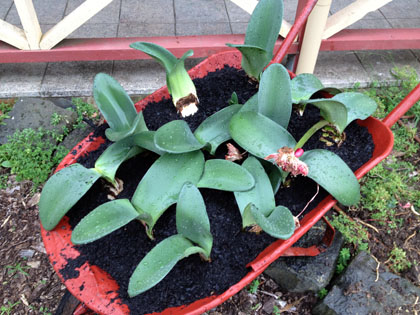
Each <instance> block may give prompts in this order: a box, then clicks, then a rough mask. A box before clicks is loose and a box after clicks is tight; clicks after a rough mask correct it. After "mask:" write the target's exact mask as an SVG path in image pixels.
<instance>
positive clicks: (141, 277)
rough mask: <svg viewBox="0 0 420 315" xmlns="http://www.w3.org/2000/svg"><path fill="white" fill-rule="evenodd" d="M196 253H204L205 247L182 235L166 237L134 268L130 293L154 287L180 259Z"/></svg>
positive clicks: (130, 282)
mask: <svg viewBox="0 0 420 315" xmlns="http://www.w3.org/2000/svg"><path fill="white" fill-rule="evenodd" d="M139 246H141V244H140V245H139ZM195 253H203V249H202V248H200V247H198V246H194V245H193V244H192V243H191V242H190V241H189V240H187V239H186V238H185V237H184V236H182V235H179V234H178V235H173V236H170V237H168V238H166V239H164V240H163V241H161V242H160V243H159V244H157V245H156V246H155V247H153V249H152V250H151V251H150V252H149V253H147V255H146V256H145V257H144V258H143V259H142V261H141V262H140V263H139V265H138V266H137V267H136V269H135V270H134V272H133V274H132V275H131V277H130V281H129V283H128V295H129V296H130V297H134V296H136V295H138V294H140V293H143V292H145V291H147V290H149V289H150V288H152V287H154V286H155V285H156V284H158V283H159V282H160V281H161V280H162V279H163V278H165V276H166V275H167V274H168V273H169V272H170V271H171V270H172V268H173V267H174V266H175V265H176V263H177V262H178V261H180V260H181V259H183V258H185V257H188V256H189V255H192V254H195Z"/></svg>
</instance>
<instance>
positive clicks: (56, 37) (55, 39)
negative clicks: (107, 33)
mask: <svg viewBox="0 0 420 315" xmlns="http://www.w3.org/2000/svg"><path fill="white" fill-rule="evenodd" d="M111 2H112V0H101V1H98V0H86V1H85V2H84V3H82V4H81V5H80V6H78V7H77V8H76V9H74V11H73V12H71V13H70V14H69V15H67V16H66V17H64V18H63V19H62V20H61V21H60V22H58V23H57V24H56V25H55V26H54V27H52V28H51V29H50V30H49V31H48V32H46V33H45V34H44V36H42V39H41V44H40V47H41V49H51V48H53V47H54V46H55V45H56V44H58V43H59V42H60V41H61V40H63V39H64V38H66V37H67V36H68V35H70V34H71V33H72V32H73V31H75V30H76V29H77V28H79V27H80V26H81V25H82V24H83V23H85V22H86V21H87V20H89V19H90V18H91V17H92V16H94V15H95V14H96V13H98V12H99V11H101V10H102V9H103V8H105V7H106V6H107V5H108V4H110V3H111Z"/></svg>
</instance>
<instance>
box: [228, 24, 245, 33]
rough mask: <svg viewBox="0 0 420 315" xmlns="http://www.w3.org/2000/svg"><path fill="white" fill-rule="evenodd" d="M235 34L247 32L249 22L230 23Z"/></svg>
mask: <svg viewBox="0 0 420 315" xmlns="http://www.w3.org/2000/svg"><path fill="white" fill-rule="evenodd" d="M230 25H231V27H232V33H233V34H245V32H246V28H247V26H248V23H230Z"/></svg>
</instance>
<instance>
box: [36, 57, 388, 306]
mask: <svg viewBox="0 0 420 315" xmlns="http://www.w3.org/2000/svg"><path fill="white" fill-rule="evenodd" d="M225 65H229V66H232V67H235V68H240V67H241V55H240V54H239V53H238V52H223V53H219V54H216V55H213V56H210V57H209V58H207V59H206V60H204V61H203V62H201V63H200V64H198V65H197V66H195V67H194V68H192V69H191V70H190V71H189V74H190V75H191V77H192V78H201V77H204V76H205V75H206V74H207V73H208V72H212V71H215V70H217V69H221V68H223V67H224V66H225ZM292 76H293V74H292ZM163 97H166V98H168V97H169V94H168V90H167V88H166V87H162V88H160V89H159V90H157V91H156V92H154V93H153V94H151V95H149V96H148V97H146V98H145V99H143V100H142V101H140V102H138V103H137V104H136V108H137V110H142V109H143V108H144V107H145V106H146V104H147V103H149V102H156V101H159V100H161V99H162V98H163ZM358 124H359V125H361V126H365V127H367V129H368V131H369V133H370V134H371V135H372V139H373V142H374V151H373V154H372V157H371V159H370V160H369V161H368V162H367V163H365V164H364V165H363V166H362V167H360V168H359V169H358V170H357V171H356V172H355V175H356V177H357V178H358V179H360V178H361V177H362V176H363V175H365V174H366V173H367V172H368V171H369V170H371V169H372V168H373V167H374V166H375V165H377V164H378V163H379V162H380V161H382V160H383V159H384V158H385V157H387V156H388V154H389V153H390V152H391V150H392V147H393V134H392V132H391V130H390V129H389V127H388V126H387V125H385V124H384V123H383V122H381V121H380V120H378V119H375V118H372V117H369V118H367V119H366V120H363V121H358ZM103 142H104V139H102V138H97V139H95V141H92V139H90V137H89V136H88V137H87V138H86V139H84V140H83V141H82V142H81V143H79V144H78V145H77V146H76V147H75V149H76V150H77V154H76V155H71V154H69V155H67V156H66V157H65V158H64V159H63V161H62V162H61V163H60V164H59V166H58V167H57V171H58V170H60V169H62V168H64V167H66V166H68V165H70V164H72V163H75V162H76V160H77V159H78V158H79V157H80V156H81V155H84V154H86V153H87V152H90V151H94V150H96V149H97V148H98V147H99V145H100V144H102V143H103ZM335 203H336V200H334V199H333V197H332V196H331V195H329V196H327V197H326V198H325V199H324V200H322V201H321V202H320V203H319V204H318V205H317V207H316V208H314V209H313V210H311V211H310V212H308V213H307V214H306V215H305V216H304V218H303V219H302V220H301V221H300V227H299V228H297V229H296V230H295V233H294V234H293V236H292V237H290V238H289V239H288V240H285V241H284V240H277V241H275V242H274V243H272V244H271V245H270V246H268V247H267V248H266V249H265V250H263V251H262V252H261V253H260V254H259V255H258V256H257V257H256V258H255V259H254V260H253V261H252V262H250V263H249V264H248V265H247V267H249V268H250V272H249V273H248V274H247V275H246V276H245V277H244V278H243V279H242V280H241V281H239V282H238V283H236V284H235V285H233V286H231V287H230V288H229V289H228V290H227V291H225V292H224V293H222V294H220V295H217V296H210V297H207V298H204V299H201V300H198V301H195V302H194V303H192V304H189V305H184V306H180V307H174V308H168V309H166V310H164V311H163V312H162V313H161V314H202V313H203V312H206V311H208V310H210V309H212V308H214V307H216V306H217V305H219V304H221V303H223V302H224V301H226V300H227V299H229V298H230V297H231V296H233V295H234V294H236V293H237V292H239V291H240V290H241V289H242V288H244V287H245V286H247V285H248V284H249V283H250V282H251V281H252V280H254V279H255V278H256V277H257V276H258V275H259V274H261V273H262V272H263V271H264V269H265V268H267V266H268V265H269V264H271V263H272V262H273V261H275V260H276V259H277V258H279V257H280V256H282V255H283V254H284V253H285V251H286V250H288V249H289V248H290V247H291V246H292V245H293V244H294V243H295V242H296V241H298V240H299V239H300V238H301V237H302V236H303V235H304V234H305V233H306V232H307V231H308V230H309V229H310V228H311V227H312V226H313V225H314V224H315V223H316V222H317V221H318V220H320V219H321V218H322V217H323V216H324V215H325V214H326V212H327V211H328V210H329V209H331V207H332V206H333V205H334V204H335ZM71 233H72V230H71V227H70V225H69V224H68V218H67V217H64V218H63V220H62V221H61V222H60V223H59V224H58V225H57V227H56V228H55V229H54V230H53V231H46V230H45V229H44V228H43V227H41V234H42V238H43V241H44V244H45V249H46V251H47V253H48V255H49V259H50V261H51V264H52V266H53V268H54V269H55V271H56V272H57V274H58V275H59V277H60V278H61V280H62V281H63V283H64V284H65V285H66V287H67V289H68V290H69V291H70V292H71V293H72V294H73V295H74V296H75V297H76V298H78V299H79V300H80V301H81V302H83V303H84V304H85V305H86V306H87V307H88V308H89V309H91V310H93V311H94V312H97V313H100V314H127V313H128V312H129V310H128V307H127V306H126V305H124V304H123V303H122V301H121V300H120V299H118V294H117V293H116V291H117V290H118V288H119V286H118V284H117V283H116V282H115V281H114V280H113V279H112V278H111V277H110V276H109V275H108V274H107V273H106V272H104V271H103V270H101V269H100V268H98V267H97V266H92V265H90V264H89V263H85V264H84V265H83V266H81V267H80V268H78V271H79V273H80V274H79V276H78V277H77V278H74V279H64V278H63V277H62V275H61V274H60V272H59V271H60V270H61V269H62V268H63V267H64V266H65V265H66V264H67V260H68V259H74V258H76V257H78V256H79V255H80V253H79V252H78V251H77V249H76V248H75V247H74V246H73V244H72V243H71V240H70V239H71Z"/></svg>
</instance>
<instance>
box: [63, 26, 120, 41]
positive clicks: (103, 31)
mask: <svg viewBox="0 0 420 315" xmlns="http://www.w3.org/2000/svg"><path fill="white" fill-rule="evenodd" d="M117 30H118V23H112V24H110V23H103V24H89V23H86V24H83V25H82V26H80V27H79V28H78V29H77V30H75V31H74V32H73V33H71V34H70V35H69V36H68V37H67V38H105V37H116V36H117Z"/></svg>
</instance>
